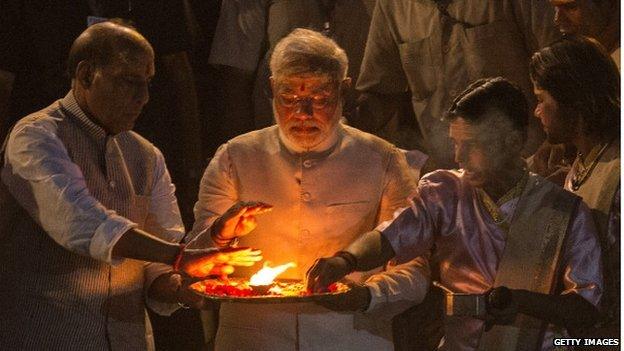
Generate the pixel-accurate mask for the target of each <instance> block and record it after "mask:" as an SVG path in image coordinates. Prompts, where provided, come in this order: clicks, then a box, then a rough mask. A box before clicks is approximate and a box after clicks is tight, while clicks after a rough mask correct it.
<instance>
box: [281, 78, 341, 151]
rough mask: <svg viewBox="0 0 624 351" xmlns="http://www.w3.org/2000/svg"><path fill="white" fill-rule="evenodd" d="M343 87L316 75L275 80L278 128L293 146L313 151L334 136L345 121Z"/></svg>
mask: <svg viewBox="0 0 624 351" xmlns="http://www.w3.org/2000/svg"><path fill="white" fill-rule="evenodd" d="M340 85H341V83H338V82H335V81H333V80H331V79H329V77H327V76H326V75H314V74H303V75H293V76H288V77H284V78H279V79H275V80H271V86H272V88H273V96H274V99H273V101H274V106H275V115H276V116H275V117H276V120H277V124H278V126H279V128H280V129H281V131H282V132H283V133H284V135H285V136H286V138H288V140H289V141H290V142H292V143H294V144H295V145H297V146H299V147H301V148H305V149H310V148H313V147H314V146H316V145H318V144H320V143H321V142H323V141H324V140H325V139H327V138H328V137H329V136H330V135H331V134H332V132H333V131H334V129H335V128H336V126H337V125H338V121H339V120H340V117H341V116H340V114H341V109H340V107H341V104H342V102H341V99H340V91H341V88H340Z"/></svg>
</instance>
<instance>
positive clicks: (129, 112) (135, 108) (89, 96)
mask: <svg viewBox="0 0 624 351" xmlns="http://www.w3.org/2000/svg"><path fill="white" fill-rule="evenodd" d="M153 76H154V57H153V55H152V53H151V52H142V53H134V54H129V55H128V56H127V57H126V59H117V60H115V61H114V62H111V63H110V64H108V65H106V66H104V67H101V68H97V69H95V71H94V73H93V75H92V77H91V81H90V84H89V85H88V86H87V87H86V88H85V99H86V102H87V106H88V109H89V112H91V114H93V116H94V117H95V119H97V121H98V122H99V123H100V124H101V125H102V126H103V127H104V129H105V130H106V131H107V132H108V133H110V134H117V133H120V132H123V131H127V130H131V129H132V128H133V127H134V123H135V122H136V120H137V118H138V117H139V114H140V113H141V110H142V109H143V106H145V104H146V103H147V101H148V100H149V92H148V87H149V83H150V81H151V79H152V77H153Z"/></svg>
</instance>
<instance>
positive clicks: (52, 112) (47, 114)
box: [13, 101, 65, 131]
mask: <svg viewBox="0 0 624 351" xmlns="http://www.w3.org/2000/svg"><path fill="white" fill-rule="evenodd" d="M64 119H65V116H64V114H63V113H62V112H61V108H60V104H59V101H55V102H54V103H52V104H51V105H50V106H48V107H46V108H44V109H42V110H39V111H37V112H33V113H31V114H29V115H27V116H26V117H23V118H22V119H20V120H19V121H17V123H16V124H15V126H14V127H13V131H16V130H21V129H24V128H28V127H38V128H43V129H46V130H50V131H53V130H56V129H57V128H58V124H59V123H60V122H62V121H63V120H64Z"/></svg>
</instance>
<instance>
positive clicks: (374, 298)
mask: <svg viewBox="0 0 624 351" xmlns="http://www.w3.org/2000/svg"><path fill="white" fill-rule="evenodd" d="M364 285H365V286H366V287H367V288H368V290H369V291H370V294H371V299H370V303H369V304H368V308H367V309H365V310H364V312H366V313H371V312H373V311H375V310H376V309H377V307H379V306H380V305H382V304H385V303H387V302H388V297H387V296H386V295H385V294H384V293H383V291H382V290H381V287H379V284H376V283H371V282H367V283H366V284H364Z"/></svg>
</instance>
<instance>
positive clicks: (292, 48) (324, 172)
mask: <svg viewBox="0 0 624 351" xmlns="http://www.w3.org/2000/svg"><path fill="white" fill-rule="evenodd" d="M347 67H348V61H347V56H346V54H345V52H344V50H342V49H341V48H340V47H339V46H338V45H337V44H336V43H335V42H334V41H333V40H331V39H329V38H327V37H326V36H324V35H322V34H320V33H318V32H315V31H312V30H308V29H297V30H295V31H293V32H292V33H291V34H289V35H288V36H286V37H285V38H284V39H282V40H281V41H280V42H279V43H278V44H277V45H276V46H275V49H274V50H273V54H272V56H271V73H272V76H271V87H272V89H273V96H274V98H273V108H274V114H275V120H276V121H277V125H274V126H271V127H267V128H264V129H261V130H257V131H253V132H250V133H246V134H243V135H241V136H238V137H236V138H234V139H232V140H230V141H228V142H227V143H225V144H224V145H222V146H221V148H220V149H219V150H218V151H217V154H216V155H215V157H214V158H213V159H212V161H211V162H210V164H209V165H208V168H207V169H206V171H205V172H204V176H203V178H202V182H201V185H200V192H199V196H198V197H199V200H198V202H197V204H196V205H195V217H196V222H195V226H194V228H193V232H194V233H197V232H203V231H204V230H205V229H206V228H208V229H209V231H210V233H211V237H212V242H210V241H208V240H207V241H202V240H198V244H200V245H205V244H208V243H211V244H212V245H215V246H217V247H224V246H228V245H230V244H231V242H232V241H233V240H234V239H235V238H238V237H240V238H239V244H242V245H245V246H247V245H252V246H253V247H258V248H259V249H262V251H263V255H264V257H265V258H266V260H267V261H270V262H271V263H272V266H275V265H278V264H285V263H287V262H290V261H292V262H295V263H296V265H297V266H296V267H295V268H291V269H289V270H287V271H286V272H284V273H283V274H282V275H280V278H285V279H288V278H291V279H302V278H303V277H304V275H305V272H306V269H307V268H308V267H309V266H310V265H311V264H312V263H313V262H314V260H315V259H316V258H317V257H318V256H319V255H327V254H330V253H332V252H334V251H336V250H340V249H342V248H344V247H346V246H347V245H349V244H350V243H351V242H353V241H354V240H355V239H356V238H357V237H358V235H359V233H362V232H364V231H367V230H370V229H372V228H374V227H375V226H376V225H378V224H379V223H380V222H381V221H383V220H386V219H389V218H390V217H391V216H392V213H393V212H394V211H395V210H396V209H397V208H400V207H402V206H405V205H406V204H407V203H406V199H407V197H408V196H409V194H410V192H411V191H412V190H413V189H414V186H415V184H414V181H413V179H412V177H411V175H410V171H409V169H408V166H407V163H406V160H405V156H404V154H403V153H402V152H401V151H400V150H399V149H397V148H396V147H394V146H393V145H392V144H390V143H388V142H386V141H384V140H382V139H380V138H378V137H376V136H373V135H370V134H367V133H364V132H361V131H359V130H357V129H355V128H352V127H349V126H346V125H344V124H342V123H341V122H340V119H341V117H342V98H343V96H344V93H345V89H347V88H348V86H349V84H350V79H349V78H347ZM247 201H261V202H263V203H267V204H271V205H272V206H273V209H272V211H271V212H268V213H265V214H263V215H261V216H257V217H256V216H255V215H254V213H253V212H252V213H248V209H247V205H246V204H245V202H247ZM254 228H255V230H254V231H253V232H252V233H250V234H249V235H245V234H247V233H249V232H250V231H251V230H253V229H254ZM243 235H245V236H243ZM204 238H205V239H208V236H205V237H204ZM401 263H403V262H401ZM415 271H418V272H419V273H418V274H416V273H415ZM252 273H253V272H252V271H246V270H238V271H237V274H240V275H241V276H251V274H252ZM350 279H351V280H352V281H353V283H354V285H352V289H351V291H350V293H349V294H348V296H347V297H345V298H343V299H342V300H341V301H335V303H334V304H335V308H343V309H351V305H353V304H354V303H355V304H359V305H362V306H364V307H363V309H362V310H361V311H358V312H341V313H335V312H332V311H330V310H328V309H327V308H325V307H323V306H318V305H315V304H313V303H298V304H279V305H273V304H271V305H261V304H253V305H250V304H242V303H228V304H222V305H221V309H220V320H219V328H218V331H217V335H216V349H217V350H251V349H257V350H364V349H370V350H392V349H393V344H392V334H391V328H390V326H391V323H390V322H389V318H391V317H392V316H393V315H394V314H395V313H397V312H400V311H401V310H403V309H405V308H407V307H408V306H410V305H411V304H412V303H413V302H412V301H418V300H420V299H421V298H422V295H424V294H425V292H426V290H427V289H428V286H429V277H428V269H427V266H426V265H423V262H422V261H421V260H414V261H410V262H407V263H403V264H400V265H397V266H394V267H393V268H391V269H389V270H388V271H387V272H384V273H383V274H380V275H376V276H373V277H371V279H370V280H368V281H366V283H364V282H365V280H366V279H365V277H364V276H362V275H355V276H352V277H350ZM362 283H364V285H362ZM399 291H400V293H399ZM367 306H368V307H369V308H368V309H367V308H366V307H367ZM364 310H366V311H364ZM364 312H368V313H364ZM241 316H245V317H244V318H243V317H241Z"/></svg>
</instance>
